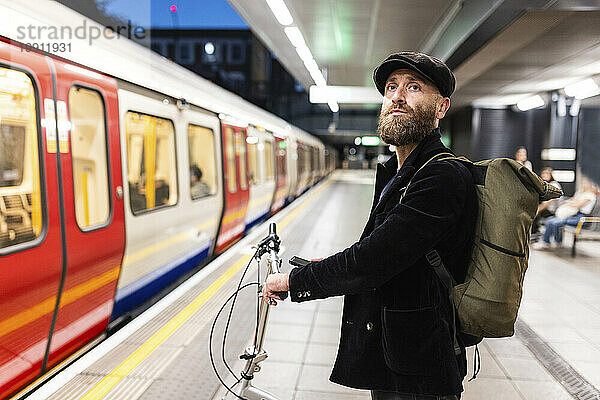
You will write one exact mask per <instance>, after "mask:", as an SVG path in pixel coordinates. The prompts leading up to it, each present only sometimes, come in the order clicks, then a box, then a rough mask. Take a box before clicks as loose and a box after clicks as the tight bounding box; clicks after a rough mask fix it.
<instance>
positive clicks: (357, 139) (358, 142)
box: [354, 136, 362, 146]
mask: <svg viewBox="0 0 600 400" xmlns="http://www.w3.org/2000/svg"><path fill="white" fill-rule="evenodd" d="M361 143H362V139H361V138H360V136H357V137H355V138H354V144H355V145H356V146H360V144H361Z"/></svg>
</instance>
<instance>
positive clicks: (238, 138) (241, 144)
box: [235, 132, 248, 190]
mask: <svg viewBox="0 0 600 400" xmlns="http://www.w3.org/2000/svg"><path fill="white" fill-rule="evenodd" d="M235 152H236V153H237V155H238V157H239V160H240V188H241V189H242V190H246V189H247V188H248V184H247V183H246V182H247V180H248V177H247V174H248V173H247V170H246V165H247V164H246V141H245V139H244V135H242V134H241V133H240V132H238V133H236V134H235Z"/></svg>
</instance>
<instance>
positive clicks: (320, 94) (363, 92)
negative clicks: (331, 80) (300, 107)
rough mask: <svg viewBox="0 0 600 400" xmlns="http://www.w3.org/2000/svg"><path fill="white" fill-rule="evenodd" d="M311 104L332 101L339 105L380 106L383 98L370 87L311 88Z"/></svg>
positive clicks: (309, 92)
mask: <svg viewBox="0 0 600 400" xmlns="http://www.w3.org/2000/svg"><path fill="white" fill-rule="evenodd" d="M308 94H309V100H310V102H311V103H327V101H329V100H330V99H332V100H335V101H337V102H338V103H352V104H371V103H375V104H380V103H381V101H382V99H383V97H382V96H381V94H380V93H379V92H378V91H377V89H375V88H374V87H370V86H314V85H313V86H311V87H310V89H309V91H308Z"/></svg>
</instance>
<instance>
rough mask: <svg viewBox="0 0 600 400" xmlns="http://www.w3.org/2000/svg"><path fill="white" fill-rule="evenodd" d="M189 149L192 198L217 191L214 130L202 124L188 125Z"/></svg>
mask: <svg viewBox="0 0 600 400" xmlns="http://www.w3.org/2000/svg"><path fill="white" fill-rule="evenodd" d="M188 150H189V156H190V191H191V194H192V200H196V199H199V198H202V197H205V196H210V195H212V194H215V193H217V168H216V164H215V162H216V160H215V134H214V132H213V130H212V129H210V128H205V127H202V126H197V125H188Z"/></svg>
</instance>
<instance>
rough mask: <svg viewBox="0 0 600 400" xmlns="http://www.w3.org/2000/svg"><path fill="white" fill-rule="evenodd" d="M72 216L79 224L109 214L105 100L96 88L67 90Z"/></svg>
mask: <svg viewBox="0 0 600 400" xmlns="http://www.w3.org/2000/svg"><path fill="white" fill-rule="evenodd" d="M69 114H70V117H71V154H72V165H73V190H74V194H75V219H76V220H77V225H79V227H80V228H88V227H91V226H97V225H102V224H104V223H105V222H107V221H108V218H109V214H110V212H109V211H110V203H109V192H108V164H107V157H106V141H107V138H106V125H105V121H104V102H103V100H102V97H101V96H100V94H99V93H98V92H97V91H95V90H90V89H86V88H83V87H78V86H74V87H72V88H71V90H70V91H69Z"/></svg>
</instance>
